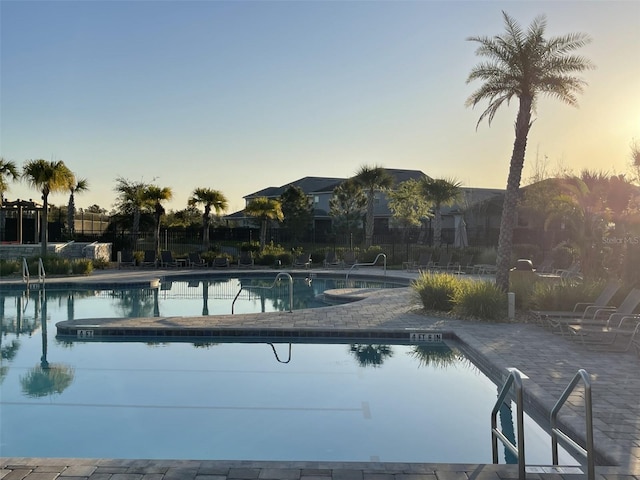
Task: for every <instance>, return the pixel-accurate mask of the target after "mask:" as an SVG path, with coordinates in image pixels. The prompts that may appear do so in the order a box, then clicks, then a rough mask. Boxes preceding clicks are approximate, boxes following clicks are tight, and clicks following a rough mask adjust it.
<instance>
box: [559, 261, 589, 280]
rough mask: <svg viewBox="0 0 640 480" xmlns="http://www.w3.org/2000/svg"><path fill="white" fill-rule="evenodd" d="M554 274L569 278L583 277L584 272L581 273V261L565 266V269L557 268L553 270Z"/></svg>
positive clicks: (564, 278) (565, 278)
mask: <svg viewBox="0 0 640 480" xmlns="http://www.w3.org/2000/svg"><path fill="white" fill-rule="evenodd" d="M553 274H554V275H556V276H558V277H560V278H561V279H563V280H569V279H574V278H578V279H582V273H580V262H574V263H572V264H571V265H570V266H569V267H568V268H565V269H562V268H559V269H556V270H554V271H553Z"/></svg>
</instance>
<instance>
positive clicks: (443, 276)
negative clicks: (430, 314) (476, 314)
mask: <svg viewBox="0 0 640 480" xmlns="http://www.w3.org/2000/svg"><path fill="white" fill-rule="evenodd" d="M460 283H461V280H460V279H459V278H456V277H455V276H454V275H451V274H448V273H423V274H421V275H420V276H419V277H418V278H417V279H416V280H414V281H413V283H412V284H411V288H412V289H413V290H414V292H416V293H417V295H418V297H419V299H420V301H421V302H422V305H423V306H424V308H426V309H427V310H440V311H445V312H448V311H450V310H451V309H452V308H453V296H454V293H455V292H456V290H457V289H458V288H460Z"/></svg>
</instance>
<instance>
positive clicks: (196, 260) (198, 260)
mask: <svg viewBox="0 0 640 480" xmlns="http://www.w3.org/2000/svg"><path fill="white" fill-rule="evenodd" d="M187 262H189V266H190V267H195V268H198V267H207V266H208V265H207V262H206V261H205V260H204V258H202V257H201V256H200V254H199V253H198V252H190V253H189V255H188V257H187Z"/></svg>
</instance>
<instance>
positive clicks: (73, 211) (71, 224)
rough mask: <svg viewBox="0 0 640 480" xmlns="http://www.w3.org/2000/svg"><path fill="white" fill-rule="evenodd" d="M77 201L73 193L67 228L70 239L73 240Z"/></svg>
mask: <svg viewBox="0 0 640 480" xmlns="http://www.w3.org/2000/svg"><path fill="white" fill-rule="evenodd" d="M75 216H76V201H75V195H74V194H73V192H71V195H69V205H67V228H68V229H69V239H70V240H73V237H74V234H75V224H74V220H75Z"/></svg>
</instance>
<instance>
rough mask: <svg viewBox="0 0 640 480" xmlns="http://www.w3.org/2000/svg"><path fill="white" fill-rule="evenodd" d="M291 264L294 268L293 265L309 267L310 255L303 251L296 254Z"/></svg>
mask: <svg viewBox="0 0 640 480" xmlns="http://www.w3.org/2000/svg"><path fill="white" fill-rule="evenodd" d="M293 266H294V268H295V267H297V268H299V267H302V268H311V255H309V254H308V253H303V254H302V255H298V256H297V257H296V258H295V259H294V260H293Z"/></svg>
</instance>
